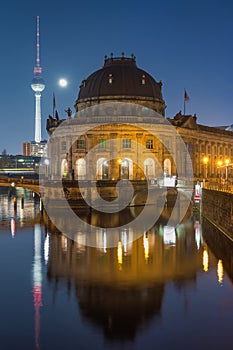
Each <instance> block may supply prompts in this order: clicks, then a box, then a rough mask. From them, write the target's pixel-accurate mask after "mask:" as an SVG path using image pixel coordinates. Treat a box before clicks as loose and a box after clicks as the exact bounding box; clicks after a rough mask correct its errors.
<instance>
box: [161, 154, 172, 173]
mask: <svg viewBox="0 0 233 350" xmlns="http://www.w3.org/2000/svg"><path fill="white" fill-rule="evenodd" d="M163 172H164V176H171V161H170V159H168V158H166V159H165V160H164V167H163Z"/></svg>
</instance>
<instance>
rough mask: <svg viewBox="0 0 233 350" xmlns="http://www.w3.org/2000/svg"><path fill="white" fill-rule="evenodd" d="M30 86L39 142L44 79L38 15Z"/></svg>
mask: <svg viewBox="0 0 233 350" xmlns="http://www.w3.org/2000/svg"><path fill="white" fill-rule="evenodd" d="M33 72H34V78H33V79H32V83H31V88H32V90H33V91H35V142H37V143H39V142H41V92H42V91H43V90H44V89H45V83H44V80H43V79H42V77H41V73H42V68H41V66H40V17H39V16H37V17H36V65H35V67H34V71H33Z"/></svg>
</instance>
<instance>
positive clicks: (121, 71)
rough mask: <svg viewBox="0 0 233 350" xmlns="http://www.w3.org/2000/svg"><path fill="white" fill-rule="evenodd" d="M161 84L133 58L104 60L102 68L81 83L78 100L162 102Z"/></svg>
mask: <svg viewBox="0 0 233 350" xmlns="http://www.w3.org/2000/svg"><path fill="white" fill-rule="evenodd" d="M161 85H162V83H161V82H159V83H157V82H156V81H155V79H154V78H153V77H152V76H151V75H149V74H148V73H147V72H145V71H144V70H142V69H139V68H138V67H137V65H136V62H135V57H134V56H132V58H125V57H124V56H122V57H120V58H119V57H118V58H106V59H105V63H104V65H103V67H102V68H101V69H99V70H97V71H96V72H94V73H92V74H91V75H90V76H89V77H88V78H87V79H84V80H83V81H82V84H81V86H80V91H79V95H78V100H77V102H79V101H80V100H84V99H90V98H99V97H104V96H106V97H107V96H108V97H111V96H114V97H119V96H124V97H130V96H133V97H143V98H150V99H160V100H162V93H161Z"/></svg>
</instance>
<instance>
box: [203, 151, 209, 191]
mask: <svg viewBox="0 0 233 350" xmlns="http://www.w3.org/2000/svg"><path fill="white" fill-rule="evenodd" d="M202 161H203V164H204V179H203V180H204V181H203V182H204V184H205V179H207V165H208V162H209V158H208V157H206V156H205V157H203V159H202Z"/></svg>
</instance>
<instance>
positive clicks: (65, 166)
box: [61, 159, 68, 177]
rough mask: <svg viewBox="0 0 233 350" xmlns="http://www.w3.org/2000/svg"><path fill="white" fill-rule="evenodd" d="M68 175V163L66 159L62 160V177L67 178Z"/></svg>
mask: <svg viewBox="0 0 233 350" xmlns="http://www.w3.org/2000/svg"><path fill="white" fill-rule="evenodd" d="M67 175H68V162H67V160H66V159H62V162H61V176H62V177H67Z"/></svg>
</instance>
